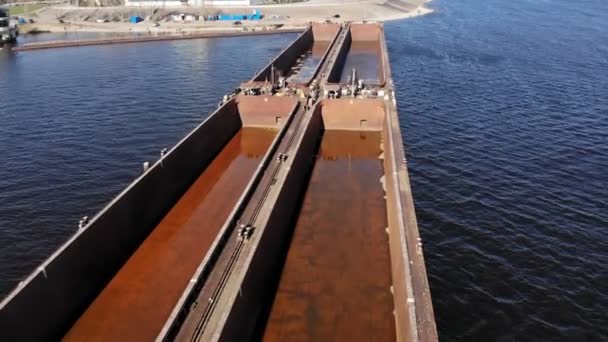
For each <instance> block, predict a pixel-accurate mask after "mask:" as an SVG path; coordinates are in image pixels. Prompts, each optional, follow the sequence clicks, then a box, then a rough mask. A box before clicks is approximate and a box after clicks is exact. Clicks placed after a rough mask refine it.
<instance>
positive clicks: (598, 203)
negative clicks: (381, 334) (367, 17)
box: [0, 0, 608, 341]
mask: <svg viewBox="0 0 608 342" xmlns="http://www.w3.org/2000/svg"><path fill="white" fill-rule="evenodd" d="M431 6H432V7H434V8H435V9H436V13H435V14H432V15H430V16H427V17H423V18H418V19H413V20H407V21H401V22H392V23H389V24H387V25H386V33H387V40H388V44H389V49H390V53H391V67H392V71H393V78H394V80H395V83H396V85H397V91H398V97H399V99H398V100H399V110H400V115H401V119H402V129H403V133H404V139H405V141H406V143H407V154H408V160H409V163H408V165H409V167H410V172H411V175H412V186H413V190H414V198H415V201H416V208H417V213H418V217H419V223H420V228H421V234H422V237H423V239H424V242H425V256H426V260H427V267H428V273H429V280H430V285H431V290H432V295H433V302H434V306H435V313H436V316H437V322H438V327H439V333H440V336H441V338H442V340H446V341H494V340H502V341H512V340H517V341H539V340H549V341H563V340H571V341H600V340H608V314H607V312H608V270H607V268H606V267H607V266H606V265H607V264H608V210H607V209H608V208H607V206H608V205H607V203H608V174H607V172H606V170H608V19H607V17H608V2H606V1H604V0H587V1H577V2H574V1H565V0H544V1H538V0H537V1H532V0H509V1H506V0H460V1H456V0H438V1H435V2H433V3H432V4H431ZM293 38H294V36H293V35H292V36H291V37H290V36H275V37H273V39H268V37H243V38H231V39H213V40H197V41H178V42H159V43H149V44H132V45H117V46H100V47H86V48H75V49H62V50H45V51H37V52H27V53H25V52H24V53H20V54H17V55H8V54H2V53H0V95H1V96H0V146H2V157H3V159H2V160H3V161H2V164H1V167H0V293H3V294H6V292H7V291H9V290H10V288H11V287H12V286H13V285H14V284H16V282H17V281H18V280H19V279H21V278H22V277H23V276H25V275H26V274H27V273H28V272H30V271H31V270H32V269H33V268H34V267H35V266H36V265H37V264H38V263H39V262H40V261H42V260H43V259H44V258H46V257H47V256H48V255H49V253H51V252H52V251H53V250H54V249H55V248H56V247H57V246H58V245H59V244H61V243H62V242H64V241H65V239H66V238H67V237H68V236H69V235H70V234H72V232H73V231H75V230H76V225H77V222H78V219H79V218H80V216H82V215H89V216H90V215H92V214H94V213H95V212H96V211H97V210H98V209H99V208H101V206H102V205H103V204H105V203H107V201H108V200H110V199H111V198H112V197H113V196H115V195H116V194H117V193H118V192H119V191H120V190H121V189H122V188H123V187H124V186H125V185H126V184H128V183H129V182H130V181H131V180H133V179H134V178H135V176H136V175H138V174H139V172H140V170H141V162H143V161H145V160H150V161H151V160H154V159H155V158H157V157H158V154H159V151H160V149H161V148H163V147H166V146H170V145H172V144H174V143H175V142H176V141H177V140H178V139H179V138H181V137H182V136H183V135H184V134H185V133H186V132H187V131H188V130H190V129H191V128H193V127H194V126H195V125H196V124H197V123H198V122H199V121H200V120H201V119H202V118H203V117H204V115H205V114H203V113H208V112H209V111H210V110H212V109H213V108H214V107H215V105H216V104H217V101H218V99H219V98H220V96H221V95H222V94H224V93H226V92H228V91H229V90H230V89H231V88H232V87H234V86H236V85H237V84H238V83H239V82H240V81H241V80H244V79H246V78H247V77H250V76H252V75H253V73H254V72H255V71H257V70H258V69H259V68H260V67H262V65H263V64H264V62H266V61H267V60H268V59H269V58H271V57H273V56H274V55H276V54H277V53H278V52H279V51H280V50H281V49H282V48H283V47H284V46H286V45H287V43H288V42H289V41H291V40H292V39H293ZM243 51H246V53H243ZM243 56H247V58H244V57H243ZM9 85H10V87H9Z"/></svg>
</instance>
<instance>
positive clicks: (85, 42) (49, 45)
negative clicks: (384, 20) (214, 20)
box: [12, 29, 302, 51]
mask: <svg viewBox="0 0 608 342" xmlns="http://www.w3.org/2000/svg"><path fill="white" fill-rule="evenodd" d="M300 32H302V30H301V29H277V30H273V31H238V32H235V31H215V32H205V33H192V34H183V35H159V36H146V37H116V38H100V39H81V40H57V41H49V42H35V43H27V44H24V45H22V46H17V47H14V48H12V50H13V51H31V50H42V49H55V48H65V47H78V46H91V45H108V44H127V43H145V42H159V41H165V40H185V39H201V38H219V37H242V36H259V35H273V34H281V33H300Z"/></svg>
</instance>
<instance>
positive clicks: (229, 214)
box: [0, 23, 437, 342]
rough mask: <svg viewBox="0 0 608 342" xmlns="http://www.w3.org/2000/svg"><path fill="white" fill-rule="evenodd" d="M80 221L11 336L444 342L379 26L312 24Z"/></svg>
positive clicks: (41, 272)
mask: <svg viewBox="0 0 608 342" xmlns="http://www.w3.org/2000/svg"><path fill="white" fill-rule="evenodd" d="M362 47H363V48H362ZM84 223H85V224H84V226H83V227H82V228H81V229H79V231H78V232H77V233H76V234H75V235H74V237H72V238H71V239H70V240H69V241H68V242H67V243H66V244H65V245H64V246H62V247H61V248H60V249H59V250H58V251H57V252H56V253H54V254H53V255H52V256H51V257H50V258H49V259H48V260H47V261H45V262H44V263H43V264H42V265H41V266H40V267H39V268H38V269H37V270H36V271H35V272H34V273H33V274H32V275H30V276H29V277H28V278H27V279H26V280H25V281H24V282H22V284H20V285H19V286H18V287H17V288H16V289H15V290H14V291H13V292H12V293H11V294H10V295H9V296H8V297H7V298H6V299H5V300H4V301H3V302H2V303H1V304H0V338H1V339H2V340H11V341H21V340H56V339H65V340H100V341H101V340H129V341H149V340H154V339H155V340H157V341H170V340H178V341H184V340H188V341H250V340H264V341H285V340H289V341H344V340H348V341H369V340H382V341H400V342H401V341H436V340H437V331H436V327H435V320H434V316H433V308H432V303H431V296H430V291H429V287H428V280H427V276H426V269H425V265H424V258H423V253H422V243H421V239H420V237H419V232H418V227H417V223H416V217H415V213H414V205H413V200H412V194H411V189H410V185H409V179H408V173H407V167H406V163H405V153H404V149H403V142H402V139H401V131H400V128H399V120H398V116H397V110H396V102H395V95H394V88H393V84H392V80H391V74H390V66H389V62H388V54H387V49H386V43H385V40H384V32H383V27H382V25H381V24H376V23H353V24H348V25H345V26H340V25H337V24H312V25H311V27H309V28H308V29H307V30H306V31H305V32H304V33H302V34H301V35H300V36H299V37H298V38H297V39H296V40H295V41H294V43H292V44H291V45H290V46H289V47H288V48H287V49H285V50H283V51H282V52H281V54H280V55H279V56H277V57H276V58H275V59H274V60H272V61H271V62H270V63H269V64H268V65H267V66H266V67H264V68H263V69H262V70H261V71H260V72H259V73H258V74H257V75H256V76H255V77H254V78H253V79H252V80H250V81H247V82H245V83H243V84H242V85H241V88H239V89H238V90H237V91H236V92H235V93H232V94H228V95H227V96H226V97H225V100H224V101H222V103H221V105H220V107H219V108H218V110H217V111H216V112H214V113H213V114H211V115H210V116H209V117H208V118H207V119H206V120H205V121H204V122H203V123H201V125H199V126H198V127H197V128H195V129H194V130H193V131H192V132H191V133H190V134H189V135H188V136H187V137H186V138H184V139H183V140H182V141H180V142H179V143H178V144H177V145H176V146H175V147H174V148H173V149H171V150H170V151H168V152H167V153H163V154H162V156H161V159H160V160H158V161H157V162H156V163H154V165H152V166H151V167H150V168H149V169H148V170H146V171H145V172H144V173H143V174H142V175H141V176H140V177H139V178H138V179H137V180H135V182H133V183H132V184H131V185H130V186H129V187H128V188H127V189H126V190H125V191H123V192H122V193H121V194H120V195H119V196H118V197H117V198H116V199H115V200H113V201H112V202H111V203H110V204H109V205H108V206H107V207H106V208H104V209H103V210H102V211H101V212H100V213H99V214H97V215H96V216H95V217H93V218H92V219H91V220H90V222H84ZM32 327H36V328H35V329H32Z"/></svg>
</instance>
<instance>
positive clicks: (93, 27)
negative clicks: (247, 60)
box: [20, 0, 434, 35]
mask: <svg viewBox="0 0 608 342" xmlns="http://www.w3.org/2000/svg"><path fill="white" fill-rule="evenodd" d="M341 1H342V2H339V3H337V2H336V3H323V2H321V0H310V1H309V2H306V3H297V4H285V5H261V6H250V7H234V8H225V9H222V11H223V12H228V13H230V12H231V13H249V12H250V11H251V10H252V9H253V8H260V9H262V13H263V14H264V16H265V17H264V19H262V20H260V21H242V22H241V25H238V26H235V25H234V23H233V22H232V21H229V22H220V21H213V22H207V21H191V22H171V21H166V22H163V21H156V22H154V21H150V19H149V18H150V17H152V16H154V15H156V12H157V11H159V10H160V9H159V8H158V7H97V8H76V7H65V6H64V7H47V8H44V9H41V10H39V11H37V12H35V15H34V16H32V17H31V18H32V19H34V21H35V23H32V24H24V25H22V26H21V28H20V30H21V34H38V33H64V32H90V33H116V34H130V33H135V34H140V33H147V34H150V35H153V34H173V35H191V34H204V33H208V34H211V33H214V32H220V31H223V32H227V31H230V32H237V31H239V32H250V31H256V32H257V31H279V30H298V29H304V28H305V27H306V26H307V25H308V24H309V23H310V22H321V21H327V20H331V21H332V22H338V23H340V22H346V21H370V22H385V21H394V20H402V19H409V18H414V17H418V16H423V15H427V14H430V13H433V12H434V10H433V9H432V8H429V7H426V4H428V3H429V2H430V1H429V0H341ZM214 10H219V9H214ZM162 11H163V14H165V15H168V14H169V13H197V14H201V15H202V14H203V13H209V12H208V11H209V8H196V7H183V6H180V7H167V8H164V9H162ZM205 11H207V12H205ZM136 13H137V14H136ZM129 15H142V16H143V17H144V18H146V20H145V21H144V22H141V23H138V24H131V23H127V22H108V23H97V22H92V21H91V20H94V19H93V18H108V17H110V16H113V17H114V18H118V17H121V18H125V17H128V16H129ZM336 15H338V16H339V18H335V16H336ZM24 17H25V18H28V16H24ZM59 19H61V21H60V20H59ZM156 19H158V17H157V18H156Z"/></svg>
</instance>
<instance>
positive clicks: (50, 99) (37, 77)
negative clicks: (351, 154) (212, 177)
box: [0, 34, 295, 297]
mask: <svg viewBox="0 0 608 342" xmlns="http://www.w3.org/2000/svg"><path fill="white" fill-rule="evenodd" d="M294 38H295V35H293V34H289V35H276V36H272V37H270V36H259V37H254V36H252V37H239V38H216V39H199V40H192V41H173V42H155V43H140V44H120V45H113V46H109V45H105V46H97V47H82V48H66V49H55V50H40V51H28V52H21V53H17V54H10V53H7V51H0V147H1V149H2V152H1V156H2V161H1V162H0V296H1V297H3V296H4V295H6V294H7V293H8V291H10V289H11V288H12V287H13V286H14V285H16V283H17V282H18V281H19V280H20V279H22V278H23V277H24V276H26V275H27V274H28V273H29V272H31V271H32V270H33V269H34V268H35V267H36V266H37V265H38V264H39V263H40V262H42V261H43V260H44V259H46V258H47V257H48V256H49V255H50V254H51V253H52V252H53V251H54V250H55V249H56V248H57V247H58V246H59V245H60V244H62V243H63V242H65V241H66V239H67V238H68V237H69V236H71V235H72V234H73V233H74V232H75V231H76V229H77V224H78V220H79V219H80V217H81V216H83V215H88V216H89V217H90V216H92V215H93V214H95V213H96V212H97V211H99V209H101V208H102V206H103V205H105V204H106V203H108V202H109V201H110V200H111V199H112V198H113V197H114V196H116V195H117V194H118V193H119V192H120V191H121V190H122V189H123V188H124V187H125V186H126V185H127V184H129V183H130V182H131V181H133V180H134V179H135V178H136V177H137V176H138V175H139V174H140V173H141V170H142V162H144V161H155V160H156V159H157V158H158V157H159V155H160V150H161V149H162V148H164V147H170V146H172V145H173V144H175V143H176V142H177V141H178V140H180V139H181V138H182V137H183V136H184V135H185V134H186V133H187V132H188V131H190V130H191V129H192V128H194V127H195V126H196V125H197V124H198V123H200V121H201V120H202V119H204V118H205V117H206V115H207V114H208V113H209V112H210V111H212V110H213V109H214V108H216V106H217V103H218V101H219V100H220V99H221V97H222V95H223V94H226V93H228V92H230V91H231V90H232V89H234V87H236V86H238V84H239V82H240V81H242V80H246V79H247V78H251V77H252V76H253V74H254V73H255V72H256V71H258V70H259V69H260V68H262V67H263V66H264V65H265V64H266V63H267V62H268V61H269V59H270V58H272V57H274V56H275V55H276V54H278V53H279V52H280V51H281V50H282V49H283V48H284V47H285V46H286V45H287V44H288V43H289V42H291V41H292V40H293V39H294ZM244 47H246V50H247V53H246V57H245V55H244V54H243V53H242V50H243V48H244Z"/></svg>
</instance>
